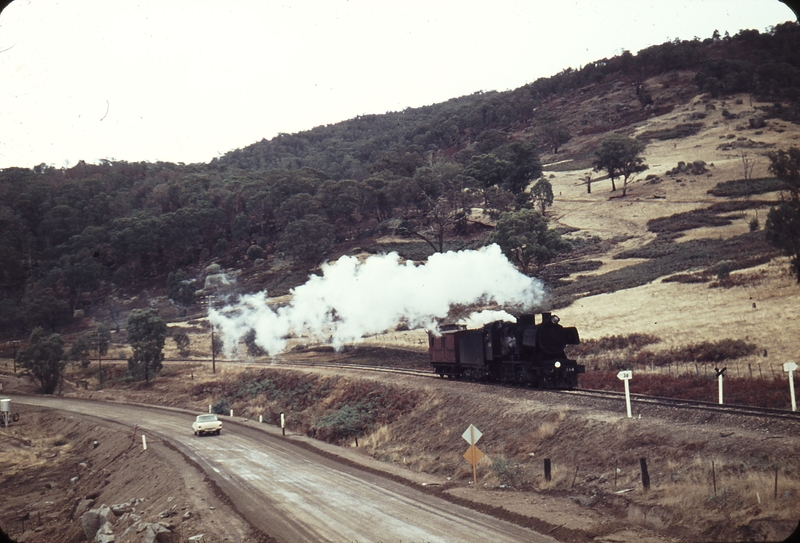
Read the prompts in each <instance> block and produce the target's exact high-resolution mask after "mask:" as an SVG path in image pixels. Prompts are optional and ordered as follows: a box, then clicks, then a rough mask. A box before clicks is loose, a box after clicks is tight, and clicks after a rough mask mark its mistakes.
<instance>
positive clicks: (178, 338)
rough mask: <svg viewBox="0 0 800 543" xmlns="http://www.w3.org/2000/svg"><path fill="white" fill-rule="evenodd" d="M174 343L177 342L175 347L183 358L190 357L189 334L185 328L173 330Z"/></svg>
mask: <svg viewBox="0 0 800 543" xmlns="http://www.w3.org/2000/svg"><path fill="white" fill-rule="evenodd" d="M172 341H174V342H175V347H176V348H177V349H178V352H179V353H180V355H181V357H183V358H186V357H187V356H189V352H190V351H189V344H190V343H191V341H190V340H189V334H187V333H186V330H184V329H183V328H176V329H174V330H172Z"/></svg>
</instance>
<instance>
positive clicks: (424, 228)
mask: <svg viewBox="0 0 800 543" xmlns="http://www.w3.org/2000/svg"><path fill="white" fill-rule="evenodd" d="M414 183H415V184H416V190H417V192H418V193H419V194H420V195H421V198H420V199H419V201H418V204H417V205H418V209H419V211H420V212H421V221H419V222H420V223H421V224H420V225H419V226H420V227H419V228H417V229H415V230H414V231H413V234H414V235H416V236H417V237H419V238H421V239H422V240H424V241H425V242H426V243H428V245H430V246H431V248H433V250H434V251H436V252H440V253H441V252H443V251H444V238H445V235H446V233H447V232H448V231H449V230H454V229H456V228H459V227H460V226H463V223H464V222H465V221H466V216H467V213H468V211H469V208H470V207H471V204H472V201H473V199H474V192H473V191H470V190H468V189H469V188H470V187H471V185H472V184H473V183H474V181H473V178H471V177H469V176H467V175H465V174H464V168H463V167H462V166H461V165H460V164H457V163H454V162H439V163H436V164H433V165H431V166H429V167H428V166H426V167H423V168H418V169H417V171H416V172H414Z"/></svg>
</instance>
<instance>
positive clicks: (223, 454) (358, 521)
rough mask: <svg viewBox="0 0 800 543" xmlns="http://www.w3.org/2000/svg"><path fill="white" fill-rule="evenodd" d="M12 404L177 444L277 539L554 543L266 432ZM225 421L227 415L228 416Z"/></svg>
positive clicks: (160, 414)
mask: <svg viewBox="0 0 800 543" xmlns="http://www.w3.org/2000/svg"><path fill="white" fill-rule="evenodd" d="M12 399H13V401H14V402H19V403H23V404H29V405H38V406H42V407H48V408H54V409H60V410H64V411H70V412H73V413H76V414H79V415H88V416H91V417H97V418H101V419H106V420H110V421H114V422H121V421H125V422H127V423H128V424H130V425H131V426H132V425H133V424H139V426H140V429H141V431H143V432H144V433H145V435H147V434H151V435H154V436H158V437H159V438H161V439H164V440H168V441H170V442H171V443H172V444H173V445H175V446H176V447H177V448H178V449H179V450H181V451H182V452H183V453H184V454H186V455H187V456H188V457H190V458H191V459H193V460H194V461H196V462H197V463H198V464H199V465H200V466H202V468H203V469H204V470H205V471H206V472H207V473H208V475H209V477H211V478H212V479H214V480H215V482H216V483H217V484H218V485H219V486H220V488H221V489H222V490H223V491H224V492H225V493H226V494H228V496H229V497H230V498H231V500H232V502H233V503H234V505H235V506H236V508H237V509H238V510H239V512H240V513H241V514H242V515H243V516H244V517H245V518H246V519H247V520H248V521H249V522H251V523H252V524H253V525H254V526H255V527H257V528H259V529H260V530H262V531H263V532H264V533H267V534H269V535H271V536H272V537H274V538H276V539H277V540H279V541H291V542H300V541H330V542H336V543H339V542H342V543H349V542H353V541H360V542H364V541H409V542H423V541H424V542H431V543H433V542H442V543H444V542H468V541H496V542H509V543H511V542H515V543H518V542H537V543H538V542H554V541H555V540H554V539H552V538H550V537H547V536H544V535H541V534H538V533H536V532H533V531H531V530H527V529H524V528H521V527H519V526H516V525H513V524H510V523H506V522H503V521H500V520H498V519H495V518H493V517H490V516H486V515H483V514H481V513H478V512H476V511H474V510H470V509H465V508H461V507H458V506H456V505H453V504H452V503H448V502H445V501H443V500H440V499H438V498H436V497H434V496H430V495H428V494H426V493H424V492H422V491H419V490H416V489H414V488H412V487H409V486H406V485H402V484H399V483H396V482H393V481H391V480H389V479H386V478H383V477H380V476H378V475H375V474H372V473H368V472H364V471H360V470H358V469H356V468H353V467H349V466H345V465H342V464H340V463H338V462H335V461H334V460H331V459H330V458H328V457H326V456H324V455H320V454H316V453H314V452H310V451H308V450H306V449H305V448H303V447H300V446H298V445H297V444H295V443H292V438H291V437H289V438H281V437H280V436H279V435H274V433H270V432H268V431H266V429H265V428H261V427H253V426H251V427H248V426H247V425H240V424H232V423H230V422H229V421H226V422H227V423H226V424H225V427H224V429H223V433H222V435H220V436H208V437H202V438H199V437H196V436H194V435H192V432H191V427H190V425H191V421H192V420H193V419H192V416H191V415H190V414H188V413H186V412H182V411H178V410H167V409H157V408H148V407H141V406H130V405H114V404H107V403H98V402H88V401H80V400H67V399H59V398H42V397H30V396H28V397H13V398H12ZM226 419H227V417H226Z"/></svg>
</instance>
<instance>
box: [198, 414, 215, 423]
mask: <svg viewBox="0 0 800 543" xmlns="http://www.w3.org/2000/svg"><path fill="white" fill-rule="evenodd" d="M214 420H217V416H216V415H198V416H197V422H211V421H214Z"/></svg>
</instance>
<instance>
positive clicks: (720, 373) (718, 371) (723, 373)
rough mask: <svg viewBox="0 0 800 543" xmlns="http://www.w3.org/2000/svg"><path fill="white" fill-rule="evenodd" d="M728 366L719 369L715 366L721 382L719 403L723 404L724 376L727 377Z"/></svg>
mask: <svg viewBox="0 0 800 543" xmlns="http://www.w3.org/2000/svg"><path fill="white" fill-rule="evenodd" d="M727 369H728V368H727V367H725V368H722V369H721V370H720V369H717V368H714V371H716V372H717V381H718V382H719V404H720V405H722V378H723V377H725V370H727Z"/></svg>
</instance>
